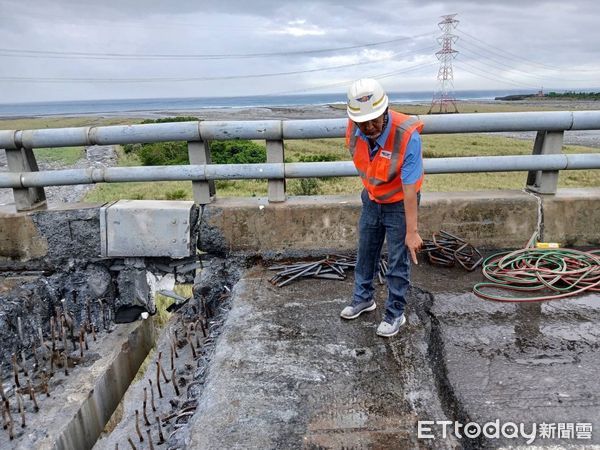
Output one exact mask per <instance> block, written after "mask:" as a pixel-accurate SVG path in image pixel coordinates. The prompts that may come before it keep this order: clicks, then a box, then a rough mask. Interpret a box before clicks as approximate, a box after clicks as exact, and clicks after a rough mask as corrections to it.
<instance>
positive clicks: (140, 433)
mask: <svg viewBox="0 0 600 450" xmlns="http://www.w3.org/2000/svg"><path fill="white" fill-rule="evenodd" d="M135 431H136V432H137V435H138V437H139V438H140V442H144V436H142V432H141V431H140V413H139V411H138V410H137V409H136V410H135Z"/></svg>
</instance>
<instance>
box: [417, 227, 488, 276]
mask: <svg viewBox="0 0 600 450" xmlns="http://www.w3.org/2000/svg"><path fill="white" fill-rule="evenodd" d="M420 251H421V252H423V253H427V257H428V258H429V262H430V263H431V264H433V265H435V266H443V267H453V266H454V265H455V263H456V262H458V263H459V264H460V265H461V266H462V267H463V268H464V269H466V270H468V271H469V272H471V271H473V270H475V268H477V266H479V265H480V264H481V263H482V262H483V258H482V256H481V253H479V250H477V249H476V248H475V247H473V246H472V245H471V244H469V243H468V242H467V241H465V240H464V239H462V238H459V237H458V236H454V235H453V234H450V233H448V232H446V231H443V230H440V232H439V233H433V236H432V239H431V240H429V239H424V240H423V247H422V248H421V250H420Z"/></svg>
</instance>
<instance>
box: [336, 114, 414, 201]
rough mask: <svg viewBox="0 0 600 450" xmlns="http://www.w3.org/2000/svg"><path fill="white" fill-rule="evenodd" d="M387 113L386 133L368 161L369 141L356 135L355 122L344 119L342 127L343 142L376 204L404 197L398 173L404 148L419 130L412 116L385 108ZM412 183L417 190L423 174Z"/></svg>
mask: <svg viewBox="0 0 600 450" xmlns="http://www.w3.org/2000/svg"><path fill="white" fill-rule="evenodd" d="M388 114H389V119H388V120H391V121H392V125H391V127H392V128H391V130H390V134H389V136H388V138H387V140H386V142H385V145H384V146H383V147H382V148H380V149H379V150H378V151H377V153H376V154H375V157H374V158H373V160H372V161H371V160H370V158H369V144H368V143H367V142H365V140H364V139H360V138H359V137H358V136H356V130H357V129H358V127H357V126H356V124H355V123H354V122H353V121H351V120H348V127H347V128H346V145H347V147H348V149H349V150H350V153H351V154H352V159H353V161H354V165H355V166H356V170H357V171H358V174H359V175H360V178H361V180H362V182H363V184H364V186H365V188H366V190H367V192H368V193H369V198H370V199H371V200H373V201H374V202H376V203H394V202H399V201H401V200H404V192H403V191H402V176H401V175H402V165H403V164H404V155H405V153H406V147H407V145H408V141H409V140H410V136H411V135H412V133H413V132H414V131H415V130H416V131H419V132H420V131H421V130H423V122H421V121H419V120H418V119H416V118H415V117H412V116H407V115H406V114H402V113H399V112H396V111H389V112H388ZM416 184H417V192H418V191H419V190H420V189H421V185H422V184H423V175H421V178H419V180H418V181H417V183H416Z"/></svg>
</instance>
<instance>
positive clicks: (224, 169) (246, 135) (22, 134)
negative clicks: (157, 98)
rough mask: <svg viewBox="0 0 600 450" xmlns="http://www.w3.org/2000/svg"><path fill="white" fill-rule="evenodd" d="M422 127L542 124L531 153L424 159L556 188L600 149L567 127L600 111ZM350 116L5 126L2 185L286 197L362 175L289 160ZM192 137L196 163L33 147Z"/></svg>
mask: <svg viewBox="0 0 600 450" xmlns="http://www.w3.org/2000/svg"><path fill="white" fill-rule="evenodd" d="M417 117H418V118H419V119H420V120H422V121H423V122H424V124H425V126H424V129H423V134H440V133H482V132H502V131H537V135H536V139H535V143H534V146H533V155H531V156H488V157H486V156H480V157H464V158H438V159H426V160H425V172H426V173H460V172H498V171H525V170H527V171H529V176H528V179H527V188H528V189H530V190H532V191H535V192H538V193H544V194H552V193H555V192H556V186H557V183H558V171H559V170H565V169H566V170H577V169H598V168H600V154H578V155H563V154H561V151H562V145H563V137H564V131H565V130H567V131H568V130H600V111H556V112H554V111H553V112H523V113H480V114H455V115H454V114H453V115H434V116H429V115H426V116H417ZM346 125H347V120H346V119H318V120H256V121H193V122H173V123H158V124H144V125H119V126H103V127H81V128H56V129H39V130H0V148H4V149H5V150H6V154H7V162H8V167H9V170H10V172H8V173H2V174H0V187H3V188H13V190H14V195H15V203H16V206H17V210H27V209H32V208H36V207H39V206H40V205H43V204H44V203H45V195H44V191H43V187H44V186H56V185H71V184H89V183H99V182H108V183H110V182H123V181H161V180H191V181H192V183H193V189H194V199H195V201H196V202H197V203H200V204H206V203H209V202H210V200H211V196H212V195H214V185H213V180H220V179H248V178H252V179H261V178H262V179H265V178H266V179H268V180H269V194H268V195H269V201H285V179H286V178H303V177H331V176H355V175H356V170H355V169H354V165H353V164H352V162H349V161H338V162H321V163H318V162H315V163H284V145H283V141H284V140H285V139H313V138H339V137H343V136H344V135H345V131H346ZM226 139H264V140H265V141H266V144H267V163H266V164H241V165H235V164H230V165H217V164H214V165H213V164H210V144H209V143H210V141H213V140H226ZM164 141H187V142H188V151H189V157H190V165H189V166H154V167H111V168H103V169H91V168H90V169H67V170H53V171H42V172H40V171H38V167H37V162H36V160H35V157H34V154H33V151H32V149H34V148H48V147H68V146H81V145H95V144H97V145H109V144H128V143H149V142H164Z"/></svg>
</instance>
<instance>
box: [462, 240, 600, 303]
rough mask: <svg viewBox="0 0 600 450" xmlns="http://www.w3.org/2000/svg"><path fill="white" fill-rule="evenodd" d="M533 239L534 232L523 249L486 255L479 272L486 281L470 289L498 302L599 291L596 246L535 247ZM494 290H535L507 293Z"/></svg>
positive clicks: (559, 296)
mask: <svg viewBox="0 0 600 450" xmlns="http://www.w3.org/2000/svg"><path fill="white" fill-rule="evenodd" d="M534 241H535V235H534V236H533V237H532V239H531V240H530V241H529V242H528V244H527V247H526V248H524V249H521V250H516V251H512V252H503V253H497V254H495V255H492V256H490V257H489V258H487V259H486V260H485V261H484V262H483V275H484V276H485V277H486V278H487V279H488V280H489V281H486V282H482V283H477V284H476V285H475V286H473V293H474V294H475V295H477V296H478V297H480V298H483V299H486V300H494V301H498V302H540V301H546V300H556V299H561V298H565V297H571V296H573V295H578V294H581V293H584V292H600V250H592V251H587V252H584V251H580V250H573V249H566V248H564V249H539V248H534ZM494 290H502V291H507V290H509V291H517V292H521V293H534V292H535V293H536V294H531V295H520V296H517V295H514V296H511V295H502V293H496V292H494ZM538 293H539V294H538ZM542 293H543V295H542Z"/></svg>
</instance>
